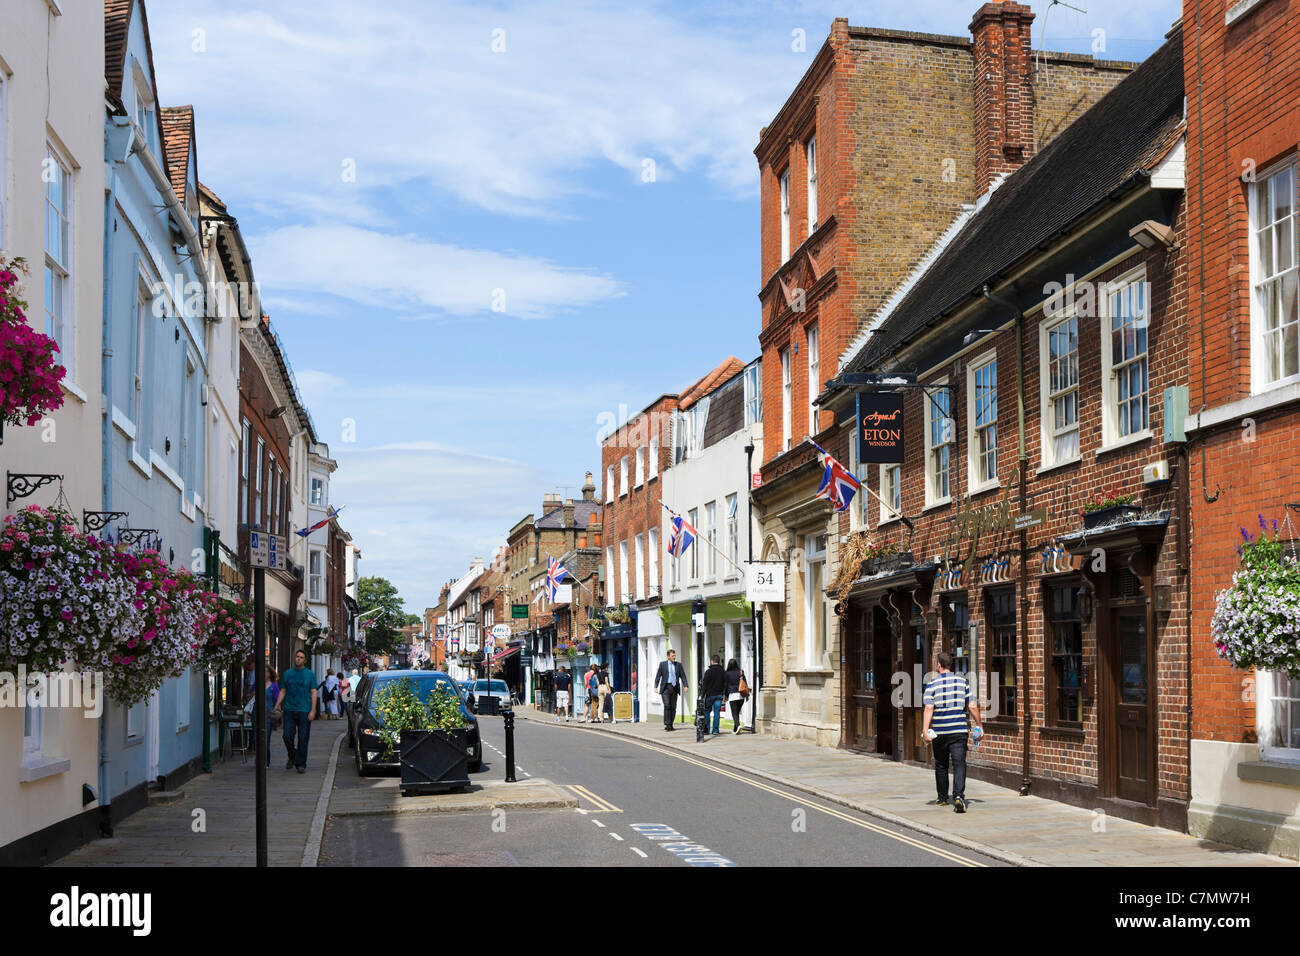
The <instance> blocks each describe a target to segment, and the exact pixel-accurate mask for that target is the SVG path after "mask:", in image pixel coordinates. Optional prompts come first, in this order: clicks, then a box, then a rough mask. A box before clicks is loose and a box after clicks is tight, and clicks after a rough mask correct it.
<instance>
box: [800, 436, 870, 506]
mask: <svg viewBox="0 0 1300 956" xmlns="http://www.w3.org/2000/svg"><path fill="white" fill-rule="evenodd" d="M809 441H812V439H809ZM813 445H814V446H815V447H816V449H817V450H818V451H819V452H821V459H822V464H824V465H825V466H826V471H825V473H824V474H823V475H822V483H821V487H819V488H818V489H817V497H818V498H825V499H826V500H827V501H829V502H830V503H831V505H832V507H834V508H835V510H836V511H845V510H847V509H848V507H849V502H850V501H852V500H853V496H854V495H855V494H857V493H858V489H859V488H861V487H862V482H860V481H858V479H856V478H854V477H853V475H852V473H851V472H850V471H849V470H848V469H847V468H845V467H844V466H843V465H841V464H840V463H839V462H838V461H837V460H836V459H835V458H834V456H832V455H831V454H830V452H828V451H827V450H826V449H825V448H823V447H822V446H821V445H818V444H817V443H816V442H813Z"/></svg>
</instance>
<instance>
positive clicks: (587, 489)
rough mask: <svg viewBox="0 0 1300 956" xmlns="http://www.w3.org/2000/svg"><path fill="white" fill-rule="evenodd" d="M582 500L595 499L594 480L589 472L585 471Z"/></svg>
mask: <svg viewBox="0 0 1300 956" xmlns="http://www.w3.org/2000/svg"><path fill="white" fill-rule="evenodd" d="M582 500H583V501H595V500H596V482H595V481H594V480H593V479H592V477H591V472H587V480H586V481H584V482H583V483H582Z"/></svg>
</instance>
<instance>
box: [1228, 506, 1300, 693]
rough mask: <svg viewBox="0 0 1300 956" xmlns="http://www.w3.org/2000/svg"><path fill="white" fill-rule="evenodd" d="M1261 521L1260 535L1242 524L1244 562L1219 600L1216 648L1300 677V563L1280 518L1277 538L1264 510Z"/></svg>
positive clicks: (1239, 660)
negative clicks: (1290, 551)
mask: <svg viewBox="0 0 1300 956" xmlns="http://www.w3.org/2000/svg"><path fill="white" fill-rule="evenodd" d="M1259 525H1260V529H1261V533H1260V535H1259V537H1258V538H1255V537H1252V536H1251V535H1250V534H1249V533H1247V531H1246V529H1245V528H1242V529H1241V536H1242V538H1243V543H1242V545H1241V546H1240V547H1239V548H1238V549H1237V552H1238V553H1239V554H1240V555H1241V566H1240V567H1239V568H1238V569H1237V572H1236V573H1235V574H1233V576H1232V587H1230V588H1226V589H1224V590H1222V591H1220V592H1219V594H1218V597H1217V598H1216V599H1215V608H1214V617H1213V618H1212V619H1211V621H1210V632H1211V633H1212V634H1213V635H1214V649H1215V650H1216V651H1218V653H1219V656H1220V657H1222V658H1224V659H1225V660H1228V661H1231V662H1232V664H1233V665H1234V666H1236V667H1240V668H1250V667H1258V668H1261V669H1263V670H1270V671H1280V672H1282V673H1285V674H1287V675H1288V676H1289V677H1292V678H1296V679H1300V564H1298V563H1297V562H1296V560H1295V558H1293V557H1291V556H1290V555H1288V554H1287V553H1286V552H1285V550H1284V548H1283V546H1282V541H1281V538H1280V536H1279V535H1278V529H1277V521H1273V523H1272V536H1271V537H1270V536H1269V530H1270V529H1269V527H1268V525H1267V524H1266V523H1265V521H1264V516H1263V515H1260V516H1259Z"/></svg>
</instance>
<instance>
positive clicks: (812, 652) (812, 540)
mask: <svg viewBox="0 0 1300 956" xmlns="http://www.w3.org/2000/svg"><path fill="white" fill-rule="evenodd" d="M825 580H826V535H824V534H815V535H814V534H810V535H806V536H805V537H804V566H803V612H804V613H803V646H804V663H805V664H806V666H808V667H820V666H821V665H822V657H823V656H824V655H825V653H826V598H825V595H823V594H822V589H823V587H824V586H825V585H824V582H825Z"/></svg>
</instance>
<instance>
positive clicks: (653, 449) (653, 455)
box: [646, 438, 659, 481]
mask: <svg viewBox="0 0 1300 956" xmlns="http://www.w3.org/2000/svg"><path fill="white" fill-rule="evenodd" d="M658 476H659V439H658V438H652V439H650V474H649V476H648V477H647V479H646V480H647V481H648V480H649V479H650V478H656V477H658Z"/></svg>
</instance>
